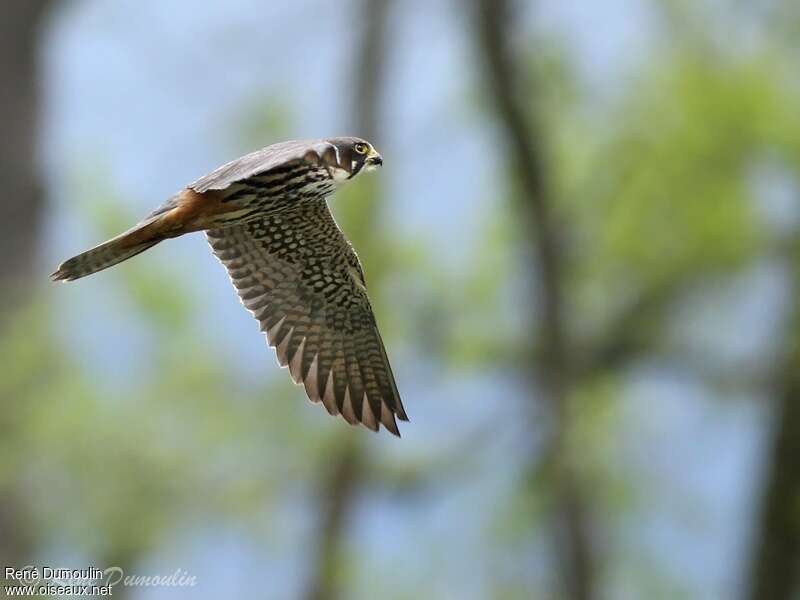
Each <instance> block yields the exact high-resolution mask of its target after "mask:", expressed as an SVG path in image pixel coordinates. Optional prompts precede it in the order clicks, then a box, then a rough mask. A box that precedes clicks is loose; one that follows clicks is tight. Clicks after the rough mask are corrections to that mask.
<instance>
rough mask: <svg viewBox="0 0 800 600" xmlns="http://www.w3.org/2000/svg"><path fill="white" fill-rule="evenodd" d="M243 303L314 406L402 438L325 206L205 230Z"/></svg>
mask: <svg viewBox="0 0 800 600" xmlns="http://www.w3.org/2000/svg"><path fill="white" fill-rule="evenodd" d="M207 235H208V240H209V243H210V244H211V248H212V249H213V251H214V254H215V255H216V256H217V258H219V260H220V261H221V262H222V264H223V265H225V267H226V268H227V270H228V274H229V275H230V277H231V281H232V282H233V285H234V287H236V289H237V291H238V293H239V297H240V298H241V300H242V303H243V304H244V306H245V307H246V308H247V309H248V310H249V311H250V312H251V313H252V314H253V316H255V318H256V319H257V320H258V322H259V323H260V325H261V331H263V332H264V333H266V336H267V342H268V343H269V344H270V345H271V346H273V347H274V348H275V349H276V352H277V356H278V362H279V363H280V364H281V366H288V367H289V372H290V373H291V376H292V379H293V380H294V381H295V383H298V384H299V383H303V385H304V386H305V390H306V393H307V395H308V397H309V399H311V400H312V401H314V402H322V404H324V406H325V408H326V409H327V410H328V412H329V413H331V414H332V415H336V414H341V415H342V416H343V417H344V419H345V420H347V422H349V423H351V424H357V423H359V422H360V423H363V424H364V425H366V426H367V427H369V428H370V429H372V430H374V431H377V430H378V428H379V425H381V424H382V425H383V426H384V427H385V428H386V429H388V430H389V431H391V432H392V433H394V434H395V435H399V432H398V429H397V423H396V421H395V417H397V418H399V419H401V420H403V421H407V420H408V418H407V417H406V413H405V410H404V409H403V404H402V403H401V401H400V395H399V393H398V391H397V385H396V384H395V381H394V376H393V375H392V370H391V367H390V366H389V361H388V359H387V357H386V350H385V349H384V346H383V342H382V341H381V336H380V334H379V332H378V328H377V325H376V323H375V316H374V315H373V313H372V307H371V305H370V302H369V298H368V297H367V289H366V287H365V284H364V276H363V272H362V270H361V265H360V264H359V261H358V257H357V256H356V254H355V252H354V251H353V248H352V247H351V245H350V243H349V242H348V241H347V239H346V238H345V237H344V234H342V232H341V230H340V229H339V228H338V226H337V225H336V222H335V221H334V220H333V216H332V215H331V213H330V211H329V210H328V206H327V204H326V202H325V201H324V200H322V199H320V200H316V201H309V202H307V203H304V204H303V205H302V206H299V207H297V208H295V209H293V210H287V211H283V212H281V213H279V214H274V215H268V216H264V217H261V218H258V219H256V220H252V221H247V222H245V223H241V224H237V225H232V226H230V227H225V228H222V229H213V230H210V231H208V232H207Z"/></svg>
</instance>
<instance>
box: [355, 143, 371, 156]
mask: <svg viewBox="0 0 800 600" xmlns="http://www.w3.org/2000/svg"><path fill="white" fill-rule="evenodd" d="M367 149H368V148H367V145H366V144H364V143H362V142H357V143H356V144H355V145H354V146H353V150H355V151H356V154H366V153H367Z"/></svg>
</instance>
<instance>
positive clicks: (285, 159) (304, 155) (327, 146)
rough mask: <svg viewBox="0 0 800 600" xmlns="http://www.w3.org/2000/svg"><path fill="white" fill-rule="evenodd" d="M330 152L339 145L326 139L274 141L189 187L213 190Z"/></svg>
mask: <svg viewBox="0 0 800 600" xmlns="http://www.w3.org/2000/svg"><path fill="white" fill-rule="evenodd" d="M326 152H334V153H335V152H336V148H335V147H334V146H333V145H332V144H331V143H330V142H326V141H324V140H293V141H289V142H281V143H279V144H273V145H272V146H267V147H266V148H262V149H261V150H256V151H255V152H251V153H250V154H245V155H244V156H242V157H241V158H237V159H236V160H232V161H231V162H229V163H227V164H224V165H222V166H221V167H219V168H217V169H215V170H213V171H212V172H211V173H209V174H208V175H204V176H203V177H201V178H200V179H198V180H197V181H195V182H194V183H192V184H190V185H189V186H188V187H189V188H190V189H192V190H194V191H195V192H198V193H201V194H202V193H204V192H207V191H209V190H224V189H226V188H227V187H228V186H230V185H231V184H232V183H236V182H237V181H242V180H244V179H248V178H249V177H253V176H254V175H260V174H263V173H266V172H267V171H270V170H272V169H276V168H291V167H292V166H294V165H295V164H297V163H300V162H303V161H308V160H312V161H318V160H319V157H321V156H323V155H324V154H325V153H326ZM310 153H313V154H314V155H316V156H313V155H311V154H310Z"/></svg>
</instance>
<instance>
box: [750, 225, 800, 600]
mask: <svg viewBox="0 0 800 600" xmlns="http://www.w3.org/2000/svg"><path fill="white" fill-rule="evenodd" d="M797 257H800V240H797V241H796V243H795V249H794V256H793V257H792V259H793V262H794V272H793V273H792V278H793V281H792V291H793V294H792V301H793V303H794V308H793V310H794V314H793V315H792V318H791V322H790V326H789V327H788V328H787V329H786V331H787V334H788V335H787V338H786V340H785V342H784V350H783V359H782V362H781V364H780V365H779V366H778V371H777V372H776V386H775V391H776V397H775V407H774V411H775V414H774V434H773V439H772V448H771V450H770V455H769V464H768V465H767V466H766V472H767V478H766V482H765V488H764V493H763V497H762V504H761V514H760V516H759V517H758V519H757V521H758V529H759V531H758V537H757V538H756V541H755V546H754V552H753V564H752V565H751V568H750V595H749V598H751V600H784V599H786V600H789V599H791V598H797V593H798V587H799V584H800V260H798V258H797Z"/></svg>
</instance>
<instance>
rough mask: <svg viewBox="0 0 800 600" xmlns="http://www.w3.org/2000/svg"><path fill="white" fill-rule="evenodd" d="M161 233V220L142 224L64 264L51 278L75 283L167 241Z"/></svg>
mask: <svg viewBox="0 0 800 600" xmlns="http://www.w3.org/2000/svg"><path fill="white" fill-rule="evenodd" d="M159 229H160V228H159V227H158V222H157V220H148V221H145V222H143V223H140V224H139V225H137V226H136V227H134V228H133V229H130V230H128V231H126V232H125V233H123V234H121V235H118V236H117V237H115V238H113V239H110V240H108V241H107V242H104V243H102V244H100V245H99V246H95V247H94V248H92V249H90V250H87V251H86V252H82V253H81V254H78V255H77V256H73V257H72V258H70V259H69V260H66V261H64V262H63V263H61V265H60V266H59V267H58V270H57V271H56V272H55V273H53V274H52V275H50V279H52V280H53V281H74V280H76V279H80V278H81V277H86V276H87V275H91V274H92V273H97V272H98V271H102V270H103V269H107V268H108V267H112V266H114V265H116V264H118V263H121V262H122V261H124V260H128V259H129V258H131V257H133V256H136V255H137V254H139V253H141V252H144V251H145V250H147V249H148V248H151V247H153V246H155V245H156V244H157V243H158V242H160V241H162V240H163V239H165V236H164V235H161V234H160V233H159Z"/></svg>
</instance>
